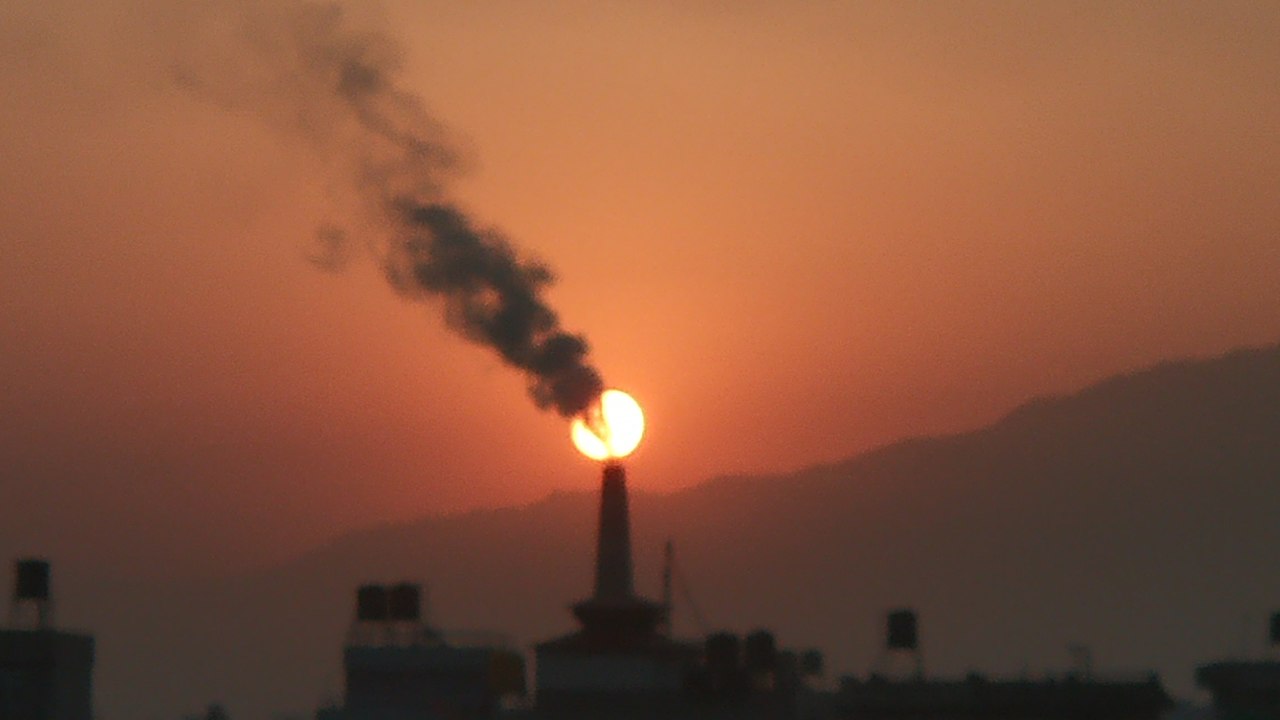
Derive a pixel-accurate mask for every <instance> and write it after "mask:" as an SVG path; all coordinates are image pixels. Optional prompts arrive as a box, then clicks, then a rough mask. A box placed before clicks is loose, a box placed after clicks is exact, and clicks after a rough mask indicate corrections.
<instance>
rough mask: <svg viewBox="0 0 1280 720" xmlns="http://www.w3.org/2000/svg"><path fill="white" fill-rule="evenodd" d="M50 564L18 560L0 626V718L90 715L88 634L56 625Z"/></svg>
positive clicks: (87, 718) (82, 719)
mask: <svg viewBox="0 0 1280 720" xmlns="http://www.w3.org/2000/svg"><path fill="white" fill-rule="evenodd" d="M50 585H51V583H50V568H49V563H48V562H47V561H45V560H36V559H27V560H18V561H17V562H16V563H15V564H14V584H13V597H12V605H11V608H10V614H9V626H8V627H6V628H4V629H3V630H0V719H3V720H92V718H93V653H94V643H93V638H92V637H90V636H88V635H83V634H79V633H72V632H66V631H62V630H58V629H56V627H55V626H54V622H53V609H54V603H53V595H52V593H51V592H50V590H51V587H50Z"/></svg>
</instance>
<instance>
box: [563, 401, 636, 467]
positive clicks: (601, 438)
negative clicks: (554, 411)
mask: <svg viewBox="0 0 1280 720" xmlns="http://www.w3.org/2000/svg"><path fill="white" fill-rule="evenodd" d="M586 417H592V418H598V422H593V424H595V425H597V427H596V429H592V425H591V424H588V422H587V420H586ZM643 435H644V412H642V411H641V410H640V404H639V403H637V402H636V401H635V400H634V399H632V397H631V396H630V395H628V394H626V393H624V392H622V391H621V390H605V391H604V392H603V393H601V395H600V400H599V404H598V406H593V407H592V408H591V409H590V410H588V411H587V412H586V414H585V416H584V415H580V416H578V417H576V418H574V419H573V426H572V427H571V428H570V430H569V436H570V437H572V438H573V444H574V445H575V446H576V447H577V448H578V452H581V453H582V454H583V455H586V456H587V457H589V458H591V459H592V460H609V459H611V458H620V457H626V456H627V455H630V454H631V452H632V451H633V450H635V449H636V446H637V445H639V444H640V438H641V437H642V436H643Z"/></svg>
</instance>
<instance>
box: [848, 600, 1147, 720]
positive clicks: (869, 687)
mask: <svg viewBox="0 0 1280 720" xmlns="http://www.w3.org/2000/svg"><path fill="white" fill-rule="evenodd" d="M886 635H887V638H886V642H885V650H884V655H883V656H882V661H885V662H884V664H886V665H887V664H888V663H887V661H888V660H889V659H890V658H892V657H895V656H896V657H897V658H898V659H900V660H901V659H905V660H907V661H908V663H907V666H908V667H909V668H911V672H910V673H909V674H908V675H907V676H906V677H899V678H896V679H890V678H888V677H885V676H883V675H871V676H870V677H869V678H868V679H866V680H860V679H858V678H854V677H846V678H843V679H842V680H841V682H840V688H839V690H838V691H837V693H836V697H835V699H834V703H833V715H834V716H835V717H839V718H847V719H849V720H907V719H908V718H909V719H910V720H986V719H987V718H992V719H997V718H998V719H999V720H1157V718H1159V717H1160V716H1161V715H1162V714H1163V713H1164V712H1165V711H1167V710H1168V709H1169V708H1170V707H1171V706H1172V702H1171V700H1170V698H1169V696H1168V694H1167V693H1166V692H1165V690H1164V687H1163V686H1162V685H1161V684H1160V680H1159V678H1157V677H1156V676H1155V675H1154V674H1152V675H1151V676H1149V677H1147V678H1144V679H1141V680H1133V681H1114V680H1097V679H1093V678H1092V677H1091V676H1090V675H1089V674H1088V673H1086V674H1084V675H1068V676H1067V677H1065V678H1062V679H1049V680H997V679H988V678H986V677H984V676H981V675H970V676H969V677H967V678H965V679H963V680H938V679H926V678H925V677H924V667H923V662H922V661H921V659H920V649H919V644H918V637H917V628H916V615H915V613H914V612H913V611H911V610H905V609H904V610H896V611H894V612H891V613H889V618H888V627H887V633H886Z"/></svg>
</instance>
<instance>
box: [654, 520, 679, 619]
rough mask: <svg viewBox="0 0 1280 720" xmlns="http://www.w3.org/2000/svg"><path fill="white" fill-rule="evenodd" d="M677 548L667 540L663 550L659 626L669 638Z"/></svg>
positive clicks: (669, 539)
mask: <svg viewBox="0 0 1280 720" xmlns="http://www.w3.org/2000/svg"><path fill="white" fill-rule="evenodd" d="M675 553H676V551H675V547H674V546H673V545H672V544H671V538H667V545H666V547H664V548H663V549H662V607H663V609H664V612H663V614H662V623H661V624H660V625H659V626H658V630H659V632H661V633H662V634H663V635H666V636H667V637H671V564H672V563H674V562H675Z"/></svg>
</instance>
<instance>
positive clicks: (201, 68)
mask: <svg viewBox="0 0 1280 720" xmlns="http://www.w3.org/2000/svg"><path fill="white" fill-rule="evenodd" d="M215 15H216V17H210V18H206V20H207V21H208V22H202V23H200V24H199V26H200V27H201V28H204V29H206V32H205V33H204V34H205V38H204V39H205V42H204V43H202V44H197V46H198V47H202V48H203V49H204V53H205V54H204V55H193V56H192V57H191V58H189V59H187V60H186V61H184V62H183V63H182V66H181V67H180V69H179V73H178V75H179V78H180V80H181V82H182V83H183V84H184V85H186V86H187V87H190V88H193V89H195V90H197V91H198V92H200V93H201V94H203V95H204V96H206V97H209V98H211V99H214V100H216V101H218V102H220V103H221V104H223V105H225V106H228V107H232V108H236V109H248V110H251V111H254V112H256V113H258V114H260V115H262V116H263V117H264V118H265V119H267V120H268V121H269V122H271V123H272V124H274V125H276V126H278V127H283V128H284V129H286V130H288V131H289V132H290V133H292V134H293V135H295V136H298V137H302V138H304V139H305V140H306V141H307V142H308V144H309V145H310V146H311V147H312V148H313V149H315V150H317V151H319V152H320V153H321V154H322V157H325V158H326V159H328V160H329V161H330V162H331V164H333V165H334V166H335V172H336V173H337V175H338V176H339V177H340V178H345V180H344V184H347V183H349V184H350V185H352V186H353V187H354V188H355V189H356V190H357V193H358V195H359V198H360V202H361V205H362V210H363V211H364V212H365V213H367V214H370V215H371V216H372V218H373V227H374V230H373V233H374V235H375V237H374V238H373V239H372V242H370V243H369V246H370V247H371V248H372V249H373V252H374V254H375V256H376V259H377V260H378V262H380V263H381V264H382V266H383V267H384V269H385V272H386V275H387V278H388V279H389V280H390V282H391V284H392V286H393V287H395V289H396V291H397V292H399V293H400V294H401V295H402V296H404V297H406V298H408V299H410V300H416V301H436V300H437V299H439V300H440V301H442V303H443V306H444V308H445V316H446V320H447V322H448V324H449V326H450V327H451V328H452V329H453V330H455V331H456V332H457V333H458V334H460V335H462V336H463V337H465V338H467V339H468V340H470V341H472V342H475V343H478V344H481V345H484V346H486V347H489V348H492V349H493V350H494V351H496V352H497V353H498V356H499V357H501V358H502V360H503V361H504V362H505V363H507V364H508V365H511V366H512V367H515V368H517V369H519V370H521V371H522V372H524V374H525V376H526V377H527V379H528V381H529V392H530V395H531V396H532V397H533V399H534V401H535V402H536V403H537V404H538V406H539V407H541V408H554V409H555V410H556V411H557V412H558V413H560V414H561V415H563V416H565V417H572V416H575V415H578V414H579V413H581V412H582V411H584V410H585V409H587V407H588V406H589V405H590V403H591V402H592V401H593V400H594V399H595V398H596V397H598V396H599V394H600V392H601V391H602V389H603V382H602V380H601V377H600V373H599V372H598V371H597V370H596V369H595V368H594V367H593V366H592V365H591V364H590V362H589V359H588V346H587V342H586V340H585V338H583V337H582V336H581V335H578V334H573V333H569V332H567V331H565V330H564V329H563V328H562V327H561V325H560V320H559V318H558V316H557V315H556V313H555V311H554V310H552V309H551V307H550V306H549V305H548V304H547V302H546V300H545V299H544V291H545V290H546V288H547V287H548V286H549V285H550V284H551V282H552V280H553V275H552V273H551V271H550V270H549V269H548V268H547V267H546V266H545V265H542V264H540V263H538V262H534V261H531V260H528V259H525V258H521V257H520V256H519V255H518V254H517V252H516V251H515V249H514V248H513V247H512V246H511V244H510V242H508V241H507V239H506V238H505V237H504V236H503V235H502V234H501V233H499V232H498V231H496V230H493V229H489V228H484V227H479V226H477V225H476V224H475V222H474V221H473V220H471V219H470V218H469V217H467V215H466V214H465V213H464V212H462V211H461V210H460V209H458V208H457V207H456V206H455V205H453V204H452V203H450V202H449V200H448V199H447V198H446V197H445V196H444V193H443V191H442V180H443V177H444V176H446V175H448V174H449V173H450V172H453V171H454V170H455V169H456V167H457V165H458V155H457V153H456V152H455V151H454V144H453V143H450V142H447V141H446V140H445V139H444V135H445V133H444V130H443V128H442V126H441V125H440V123H438V122H437V121H435V120H434V119H433V118H432V117H431V115H430V114H429V113H428V112H427V111H426V109H425V107H424V105H423V102H422V100H421V99H420V98H419V97H418V96H417V95H416V94H414V93H413V92H410V91H409V90H407V89H406V88H405V87H403V83H401V82H400V81H399V75H400V70H401V67H400V57H401V50H400V48H399V47H398V46H397V45H396V44H395V43H394V42H392V41H391V40H389V39H388V38H387V37H386V36H385V35H382V34H378V33H370V32H361V31H356V30H354V29H353V28H352V27H351V23H350V22H349V21H348V18H347V17H346V13H345V12H344V9H343V8H342V7H340V6H338V5H334V4H309V3H292V2H290V3H283V4H280V3H275V4H273V3H265V4H255V3H251V2H239V1H236V2H229V3H225V4H221V5H218V8H217V12H216V13H215ZM348 238H349V233H348V232H347V231H346V230H345V229H344V228H340V227H334V226H326V227H325V228H324V229H323V231H321V232H320V233H319V240H318V244H319V245H320V248H319V250H318V251H317V252H316V253H315V254H314V255H313V256H312V259H313V261H314V262H316V263H317V264H318V265H320V266H322V267H326V268H333V267H337V266H340V265H342V264H344V262H345V260H346V258H347V256H348V254H349V239H348Z"/></svg>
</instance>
